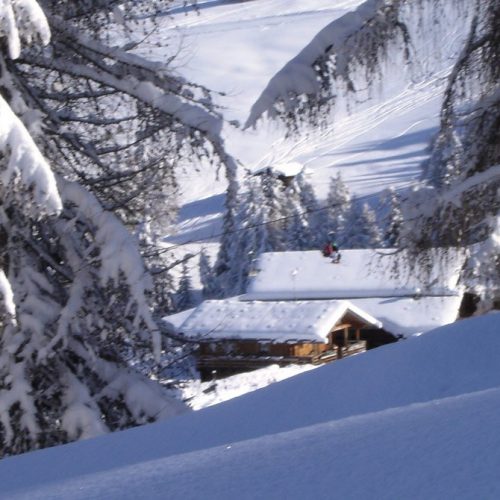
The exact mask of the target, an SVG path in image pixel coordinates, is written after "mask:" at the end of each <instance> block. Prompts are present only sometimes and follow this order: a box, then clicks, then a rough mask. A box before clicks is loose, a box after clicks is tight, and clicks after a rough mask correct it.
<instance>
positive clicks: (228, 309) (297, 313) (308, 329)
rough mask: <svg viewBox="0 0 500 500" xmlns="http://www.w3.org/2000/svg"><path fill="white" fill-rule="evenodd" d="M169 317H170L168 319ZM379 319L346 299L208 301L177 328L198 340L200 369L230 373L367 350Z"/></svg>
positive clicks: (318, 359)
mask: <svg viewBox="0 0 500 500" xmlns="http://www.w3.org/2000/svg"><path fill="white" fill-rule="evenodd" d="M167 320H168V318H167ZM381 326H382V324H381V323H380V321H378V320H377V319H375V318H374V317H373V316H371V315H370V314H367V313H366V312H365V311H363V310H362V309H360V308H359V307H357V306H355V305H353V304H351V303H350V302H348V301H345V300H327V301H323V300H316V301H294V302H291V301H264V302H262V301H240V300H238V299H227V300H207V301H205V302H203V303H202V304H201V305H200V306H198V307H197V308H195V309H194V310H193V312H192V313H191V314H189V315H188V316H187V318H186V319H185V320H184V321H183V322H182V324H181V325H179V326H178V327H177V329H178V332H179V333H181V334H183V335H185V336H187V337H190V338H191V339H196V340H197V341H198V342H199V344H200V351H199V356H198V368H199V369H200V372H202V375H205V377H207V376H209V375H210V374H211V373H212V371H213V370H216V371H217V372H218V374H220V373H223V374H229V373H234V372H238V371H245V370H251V369H255V368H259V367H262V366H266V365H269V364H272V363H279V364H281V365H285V364H290V363H318V364H319V363H323V362H327V361H332V360H333V359H337V358H341V357H344V356H349V355H351V354H355V353H358V352H362V351H364V350H365V349H366V342H364V341H363V340H362V339H361V331H362V330H363V329H367V328H369V329H377V328H380V327H381Z"/></svg>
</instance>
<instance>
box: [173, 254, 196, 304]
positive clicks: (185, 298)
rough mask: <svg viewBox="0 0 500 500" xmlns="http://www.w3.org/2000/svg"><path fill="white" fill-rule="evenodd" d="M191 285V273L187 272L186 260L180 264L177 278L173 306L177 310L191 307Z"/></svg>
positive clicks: (192, 299) (192, 301)
mask: <svg viewBox="0 0 500 500" xmlns="http://www.w3.org/2000/svg"><path fill="white" fill-rule="evenodd" d="M193 305H194V298H193V286H192V281H191V274H190V272H189V268H188V264H187V260H185V261H184V262H183V264H182V274H181V277H180V280H179V286H178V289H177V295H176V300H175V306H176V310H177V311H185V310H186V309H189V308H191V307H193Z"/></svg>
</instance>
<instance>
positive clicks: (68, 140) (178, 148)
mask: <svg viewBox="0 0 500 500" xmlns="http://www.w3.org/2000/svg"><path fill="white" fill-rule="evenodd" d="M170 4H171V0H153V1H151V2H142V1H140V0H128V1H126V2H117V1H116V0H102V1H99V2H81V1H76V0H62V1H59V0H58V1H56V0H43V8H44V10H45V12H46V15H47V18H48V23H49V25H50V28H51V31H52V42H51V44H50V47H49V48H47V49H44V50H40V49H39V47H36V48H33V49H31V50H26V51H24V52H23V54H22V55H21V57H19V58H18V59H17V60H16V61H15V62H9V63H8V66H9V75H10V78H11V79H12V81H13V82H14V83H15V86H16V88H17V89H18V92H19V93H20V94H21V96H22V99H23V100H24V102H26V103H28V105H29V108H30V109H31V110H33V113H32V115H34V114H35V113H36V115H37V116H42V117H43V126H44V130H45V131H46V132H47V133H45V134H41V135H40V136H39V137H37V138H36V140H37V142H38V144H39V146H40V147H41V148H42V150H43V152H44V153H45V154H46V156H47V157H48V158H49V160H50V162H51V164H52V165H53V168H54V169H55V170H56V171H57V172H58V173H59V174H62V175H64V176H65V177H66V178H68V179H70V180H73V181H76V182H78V183H80V184H81V185H84V186H85V187H87V188H88V189H89V190H91V191H92V193H94V195H95V196H96V197H97V198H98V199H99V201H100V202H101V203H102V204H103V206H104V207H105V208H106V209H107V210H110V211H112V212H114V213H115V214H117V215H118V216H119V217H120V218H121V219H122V221H124V222H125V223H126V225H127V226H128V227H130V228H132V229H133V230H134V231H135V227H136V226H137V225H142V226H144V227H147V228H149V229H150V231H151V234H150V236H152V237H153V236H155V235H158V234H159V235H164V234H165V233H167V232H168V230H169V229H170V225H171V223H172V221H173V220H175V218H176V214H177V203H176V191H177V181H176V176H175V173H176V170H177V169H179V168H184V167H185V166H186V165H188V166H190V167H191V166H192V165H193V162H195V163H197V164H198V166H200V167H203V166H205V165H207V164H208V162H209V161H214V162H216V163H219V164H221V165H223V166H224V167H225V173H226V176H227V180H228V184H229V185H230V186H231V188H230V189H233V190H234V184H235V183H236V173H235V172H236V164H235V162H234V160H233V159H232V158H231V157H230V156H229V155H227V154H226V152H225V150H224V144H223V141H222V139H221V137H220V131H221V128H222V121H223V120H222V116H221V114H220V112H219V110H218V108H217V106H216V105H215V104H214V102H213V100H212V94H211V92H210V91H209V90H208V89H206V88H204V87H203V86H200V85H196V84H192V83H190V82H189V81H187V80H185V79H183V78H182V77H180V76H179V75H178V74H176V72H175V71H174V70H173V69H172V60H173V57H172V58H168V59H166V60H163V61H161V62H160V61H154V62H152V61H149V60H146V59H145V58H144V57H142V56H140V55H138V52H139V49H140V48H141V47H140V42H139V40H140V39H143V38H144V36H143V35H142V33H138V30H139V29H144V30H146V31H148V30H149V31H152V30H154V29H156V28H157V26H156V24H155V22H156V21H155V16H154V14H155V13H156V12H159V13H161V14H162V16H163V17H162V19H165V16H164V15H165V13H166V11H167V9H168V7H169V5H170ZM141 23H143V25H142V26H140V24H141ZM147 38H148V37H146V39H147ZM227 203H230V198H228V200H227ZM233 216H234V213H233V210H232V207H230V206H229V205H228V206H227V213H226V220H225V227H226V229H228V230H231V227H232V226H233V225H234V222H233ZM142 241H143V242H144V241H148V240H147V239H143V240H142ZM149 241H153V243H154V238H150V239H149ZM142 252H143V255H144V256H145V257H146V256H148V255H153V256H155V257H154V259H153V260H154V262H151V266H154V267H155V268H157V267H158V265H160V263H161V260H160V259H159V258H157V257H156V256H157V255H162V254H157V253H156V252H155V251H154V249H153V251H152V250H151V248H150V247H149V246H148V247H147V248H143V250H142ZM146 263H147V264H148V265H149V264H150V263H149V262H146ZM163 266H164V267H168V266H169V263H168V262H167V261H166V260H165V259H164V260H163ZM154 276H155V279H156V277H161V276H162V274H155V275H154Z"/></svg>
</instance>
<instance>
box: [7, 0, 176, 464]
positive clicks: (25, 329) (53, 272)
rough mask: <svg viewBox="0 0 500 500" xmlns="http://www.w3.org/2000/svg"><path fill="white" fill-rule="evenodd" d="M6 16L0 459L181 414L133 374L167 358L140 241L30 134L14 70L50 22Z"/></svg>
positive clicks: (21, 14) (31, 4) (15, 13)
mask: <svg viewBox="0 0 500 500" xmlns="http://www.w3.org/2000/svg"><path fill="white" fill-rule="evenodd" d="M2 9H3V10H2V15H1V16H0V47H1V49H0V72H1V75H0V77H1V85H0V116H1V117H2V119H1V120H0V170H1V173H2V185H1V189H0V198H1V201H2V209H1V210H0V234H1V242H2V245H1V255H0V257H1V258H0V262H1V271H0V284H1V285H0V286H1V296H2V297H1V298H2V307H1V318H0V321H1V327H2V332H1V336H0V449H1V450H2V451H1V453H2V455H9V454H15V453H20V452H23V451H27V450H30V449H35V448H40V447H43V446H50V445H54V444H58V443H63V442H66V441H69V440H74V439H79V438H84V437H89V436H94V435H96V434H99V433H103V432H107V431H110V430H115V429H122V428H125V427H127V426H131V425H137V424H140V423H143V422H148V421H152V420H156V419H158V418H162V417H166V416H168V415H171V414H175V413H178V412H179V411H184V407H183V405H182V404H181V403H178V402H175V401H172V400H170V399H169V398H168V396H167V395H166V393H165V392H164V391H163V389H162V388H161V387H160V386H158V385H157V384H156V383H154V382H152V381H151V380H149V379H147V378H146V377H144V376H142V375H141V374H140V373H138V372H137V371H135V370H134V369H132V367H131V365H130V362H131V361H132V360H134V361H138V360H139V359H140V358H141V357H142V356H144V357H151V356H152V352H154V353H155V355H156V358H157V359H158V358H159V356H160V349H161V345H160V336H159V331H158V327H157V324H156V323H155V321H154V318H153V316H152V312H151V309H150V307H149V304H148V300H147V295H148V289H149V288H150V280H149V277H148V274H147V273H146V272H145V269H144V265H143V262H142V259H141V256H140V254H139V251H138V248H137V241H136V240H135V239H134V238H133V237H131V235H130V233H129V232H128V231H127V230H126V229H125V227H124V226H123V224H122V223H121V222H120V221H119V219H118V218H117V217H116V216H115V215H114V214H113V213H111V212H110V211H107V210H105V209H103V208H102V206H101V204H100V203H99V202H98V200H97V199H96V197H95V196H94V195H93V194H91V193H90V192H89V191H88V190H87V189H85V188H84V187H82V185H81V184H79V183H78V182H75V181H68V180H65V179H63V178H62V177H61V176H57V177H56V176H55V175H54V174H53V173H52V171H51V168H50V167H49V165H48V163H47V162H46V160H45V159H44V158H43V156H42V154H41V152H40V150H39V149H38V148H37V146H36V145H35V142H34V141H33V138H32V136H31V135H30V132H31V134H36V137H37V138H38V139H40V137H42V136H41V135H38V134H41V131H40V127H38V126H37V125H39V120H37V117H38V116H39V115H38V114H37V112H36V109H32V108H31V107H30V104H31V103H32V101H25V100H24V99H23V95H25V94H24V93H23V92H22V91H21V90H22V89H20V87H19V86H18V85H19V80H18V79H17V77H16V74H15V73H14V74H13V73H11V72H10V69H11V68H13V65H12V59H13V58H16V57H18V56H19V55H20V48H21V41H22V40H24V41H27V42H31V43H39V44H40V45H41V44H47V43H48V41H49V37H50V30H49V26H48V23H47V21H46V18H45V16H44V13H43V11H42V10H41V9H40V7H39V5H38V3H37V2H36V1H35V0H24V1H23V2H18V1H14V0H7V1H4V2H3V4H2ZM16 114H17V115H18V116H16ZM19 116H20V117H21V118H22V119H23V120H25V122H26V125H27V127H25V126H24V125H23V123H22V121H21V120H20V118H19ZM151 343H152V345H153V349H151Z"/></svg>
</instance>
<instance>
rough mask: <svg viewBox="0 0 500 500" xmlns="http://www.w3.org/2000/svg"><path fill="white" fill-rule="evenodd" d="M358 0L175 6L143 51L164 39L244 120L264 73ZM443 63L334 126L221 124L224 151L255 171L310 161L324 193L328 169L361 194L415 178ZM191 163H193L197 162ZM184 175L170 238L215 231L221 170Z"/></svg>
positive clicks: (432, 124)
mask: <svg viewBox="0 0 500 500" xmlns="http://www.w3.org/2000/svg"><path fill="white" fill-rule="evenodd" d="M360 3H361V0H343V1H342V0H338V1H334V2H332V1H330V0H328V1H327V0H309V1H307V2H303V1H299V0H293V1H289V0H252V1H247V2H235V1H222V0H214V1H206V2H201V3H200V4H199V5H200V9H199V13H198V14H196V13H195V12H194V11H193V9H191V8H189V7H187V8H184V7H182V5H181V4H178V8H177V9H174V12H173V20H172V19H170V18H167V17H165V18H164V19H163V20H162V25H161V28H160V29H159V30H157V32H155V33H153V34H152V35H151V36H150V37H149V38H148V40H147V41H148V45H146V46H145V47H144V49H143V50H144V52H145V53H147V54H148V55H150V56H152V57H154V58H158V59H160V60H161V59H162V58H163V57H164V49H162V48H158V47H156V44H157V43H160V44H165V43H168V44H169V46H170V47H171V48H172V47H174V48H176V49H178V50H179V56H178V58H177V59H176V61H175V62H174V64H175V65H176V67H177V71H178V72H180V73H181V74H183V75H184V76H186V77H187V78H189V79H192V80H194V81H197V82H200V83H202V84H204V85H206V86H207V87H209V88H212V89H215V90H219V91H222V92H224V93H225V94H226V96H225V97H219V98H217V101H218V102H219V103H220V104H221V105H223V106H224V107H225V110H224V114H225V116H226V118H227V119H228V120H229V121H231V120H237V121H238V122H240V123H242V124H243V123H244V122H245V120H246V119H247V118H248V115H249V113H250V108H251V106H252V104H253V103H254V101H255V100H256V99H257V98H258V97H259V95H260V93H261V92H262V91H263V90H264V88H265V86H266V84H267V83H268V81H269V79H270V78H271V77H272V76H273V75H274V74H275V73H276V72H277V71H278V70H279V69H281V67H282V66H284V65H285V64H286V63H287V62H288V61H289V60H290V59H291V58H293V57H294V56H295V55H296V54H297V53H298V52H299V51H300V50H301V49H302V48H303V47H304V46H305V45H306V44H307V43H308V42H309V41H310V40H311V39H312V38H313V36H314V35H315V34H316V33H317V32H318V31H319V30H320V29H322V28H323V27H324V26H325V25H327V24H328V23H330V22H331V21H333V20H335V19H337V18H339V17H341V16H342V15H344V14H345V13H347V12H348V11H350V10H352V9H354V8H356V7H357V6H358V5H359V4H360ZM447 72H448V69H446V68H443V70H442V71H441V72H440V73H438V74H434V75H432V76H429V77H428V78H427V79H425V80H424V81H421V82H415V83H412V84H410V85H407V86H405V87H400V88H398V86H397V85H394V88H395V89H396V90H394V92H389V93H386V94H385V95H384V96H383V97H377V96H375V97H374V99H373V100H372V101H369V102H367V103H365V104H364V105H363V106H362V108H360V109H358V110H357V111H356V112H354V113H353V114H352V115H350V116H347V115H345V114H341V115H340V116H339V117H338V119H337V121H336V123H335V125H332V126H330V127H327V128H325V129H324V130H322V131H321V132H315V133H313V134H310V135H308V136H307V137H306V136H301V137H297V138H291V139H284V138H283V136H284V130H283V129H282V128H280V127H278V126H276V125H274V124H269V123H267V122H261V123H260V124H259V126H258V127H257V129H255V130H254V129H248V130H245V131H243V130H241V128H234V127H233V126H231V125H226V127H225V130H224V135H225V138H226V144H227V147H228V150H229V151H230V152H231V153H232V154H233V155H234V156H235V157H236V158H237V159H238V160H239V161H240V162H241V164H242V171H243V169H244V168H246V169H250V170H256V169H258V168H261V167H264V166H267V165H269V164H276V163H288V162H293V161H298V162H300V163H302V164H303V165H305V166H306V167H308V171H309V172H310V174H311V180H312V182H313V184H314V186H315V189H316V192H317V194H318V196H319V197H320V198H322V199H323V198H324V197H325V195H326V192H327V187H328V182H329V179H330V177H332V176H334V175H335V174H336V173H337V172H338V171H340V172H341V173H342V175H343V177H344V179H345V180H346V181H347V183H348V185H349V187H350V189H351V190H352V191H353V192H354V193H355V194H356V195H358V196H362V197H366V199H367V201H369V202H370V201H371V202H375V197H376V195H377V194H378V193H380V192H381V191H382V190H383V189H385V188H386V187H387V186H388V185H392V186H393V187H395V188H396V189H404V188H406V187H408V186H410V185H411V184H412V183H413V182H415V180H416V179H417V178H418V177H419V175H420V172H421V167H420V164H421V162H422V160H424V159H425V158H426V157H427V146H428V144H429V141H430V140H431V139H432V137H433V135H434V134H435V132H436V131H437V126H438V114H439V109H440V104H441V96H442V93H443V90H444V88H445V85H446V75H447ZM193 166H196V165H193ZM199 167H200V168H202V169H203V170H202V171H201V172H194V173H193V171H192V169H190V170H187V171H186V172H183V173H181V174H180V178H181V189H183V193H182V200H183V203H184V205H183V207H182V209H181V212H180V220H179V224H178V228H177V229H178V232H177V234H176V235H175V236H173V237H171V238H169V241H170V242H171V243H182V242H185V241H192V240H203V239H211V238H213V237H214V236H216V235H218V234H219V233H220V230H221V213H222V210H223V203H224V190H225V182H224V179H223V176H220V178H216V174H215V172H212V171H210V170H209V169H207V167H206V166H199Z"/></svg>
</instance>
